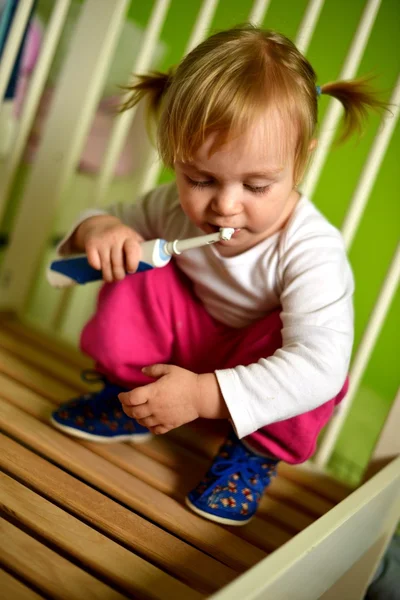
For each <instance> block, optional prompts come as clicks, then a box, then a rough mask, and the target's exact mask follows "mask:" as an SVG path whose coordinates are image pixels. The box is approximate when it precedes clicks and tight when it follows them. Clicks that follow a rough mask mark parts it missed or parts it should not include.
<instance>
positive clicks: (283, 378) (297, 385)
mask: <svg viewBox="0 0 400 600" xmlns="http://www.w3.org/2000/svg"><path fill="white" fill-rule="evenodd" d="M328 232H329V233H327V231H326V230H325V231H322V232H321V233H315V232H314V233H313V234H310V235H306V236H303V237H299V238H298V239H295V240H292V242H291V243H290V244H286V246H285V244H284V245H283V246H284V247H283V250H282V255H281V257H280V264H279V274H280V281H281V294H280V303H281V307H282V312H281V315H280V316H281V320H282V348H280V349H279V350H277V351H276V352H275V353H274V354H273V355H272V356H270V357H266V358H261V359H260V360H259V361H258V362H257V363H254V364H251V365H248V366H237V367H235V368H232V369H224V370H220V371H217V372H216V375H217V378H218V382H219V385H220V387H221V391H222V394H223V396H224V399H225V402H226V404H227V406H228V409H229V411H230V414H231V418H232V422H233V425H234V427H235V429H236V432H237V434H238V436H239V437H244V436H246V435H249V434H251V433H254V432H255V431H257V430H258V429H260V428H261V427H265V426H266V425H269V424H271V423H275V422H277V421H283V420H285V419H289V418H291V417H294V416H297V415H299V414H302V413H305V412H308V411H310V410H313V409H314V408H317V407H318V406H320V405H322V404H324V403H325V402H327V401H328V400H331V399H332V398H334V397H335V396H336V395H337V394H338V393H339V391H340V390H341V388H342V386H343V384H344V381H345V378H346V375H347V372H348V368H349V362H350V356H351V349H352V345H353V303H352V296H353V291H354V283H353V276H352V271H351V268H350V265H349V262H348V259H347V257H346V253H345V249H344V244H343V240H342V238H341V235H340V234H339V232H338V231H337V230H336V229H335V228H333V227H331V228H330V229H329V230H328Z"/></svg>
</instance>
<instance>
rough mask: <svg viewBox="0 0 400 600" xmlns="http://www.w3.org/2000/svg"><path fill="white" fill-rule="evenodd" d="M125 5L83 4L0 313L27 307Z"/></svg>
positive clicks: (94, 0)
mask: <svg viewBox="0 0 400 600" xmlns="http://www.w3.org/2000/svg"><path fill="white" fill-rule="evenodd" d="M127 5H128V0H112V1H111V0H87V1H86V2H85V3H84V4H83V6H82V11H81V14H80V18H79V21H78V24H77V26H76V29H75V32H74V36H73V39H72V42H71V49H70V52H69V53H68V56H67V58H66V61H65V63H64V66H63V69H62V73H61V75H60V79H59V84H58V86H57V88H56V91H55V94H54V98H53V102H52V107H51V110H50V113H49V116H48V119H47V122H46V125H45V128H44V132H43V138H42V143H41V145H40V147H39V149H38V152H37V156H36V161H35V164H34V165H33V167H32V171H31V174H30V178H29V180H28V182H27V185H26V189H25V193H24V195H23V198H22V200H21V206H20V208H19V212H18V215H17V218H16V222H15V225H14V229H13V235H12V238H11V242H10V245H9V248H8V250H7V252H6V254H5V258H4V264H3V271H2V279H1V280H0V290H1V301H0V302H1V303H0V308H3V309H4V308H8V307H12V308H13V309H14V310H17V311H18V310H22V309H23V307H24V305H25V302H26V300H27V297H28V294H29V291H30V288H31V284H32V282H33V279H34V276H35V272H36V267H37V265H38V262H39V259H40V257H41V253H42V251H43V249H44V246H45V244H46V241H47V239H48V237H49V234H50V230H51V225H52V222H53V218H54V214H55V211H56V207H57V204H58V202H59V201H60V200H61V198H62V195H63V193H64V192H65V190H66V186H67V183H68V181H69V180H70V178H71V175H72V173H73V170H74V168H75V167H76V164H77V162H78V160H79V156H80V153H81V150H82V146H83V144H84V142H85V139H86V136H87V132H88V129H89V127H90V123H91V120H92V117H93V114H94V111H95V108H96V105H97V103H98V101H99V98H100V94H101V90H102V86H103V83H104V79H105V75H106V73H107V69H108V67H109V64H110V61H111V58H112V55H113V50H114V48H115V44H116V42H117V40H118V35H119V32H120V28H121V26H122V23H123V19H124V16H125V12H126V8H127ZM44 181H46V186H44V185H43V182H44ZM33 206H34V207H35V217H36V223H35V227H32V225H33V223H32V207H33ZM22 249H23V252H22Z"/></svg>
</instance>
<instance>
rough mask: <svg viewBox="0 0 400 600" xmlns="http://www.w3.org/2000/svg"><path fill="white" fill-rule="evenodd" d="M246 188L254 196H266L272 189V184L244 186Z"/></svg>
mask: <svg viewBox="0 0 400 600" xmlns="http://www.w3.org/2000/svg"><path fill="white" fill-rule="evenodd" d="M244 187H245V188H246V190H249V192H251V193H252V194H266V193H267V192H268V191H269V189H270V188H271V184H269V185H263V186H254V185H247V184H244Z"/></svg>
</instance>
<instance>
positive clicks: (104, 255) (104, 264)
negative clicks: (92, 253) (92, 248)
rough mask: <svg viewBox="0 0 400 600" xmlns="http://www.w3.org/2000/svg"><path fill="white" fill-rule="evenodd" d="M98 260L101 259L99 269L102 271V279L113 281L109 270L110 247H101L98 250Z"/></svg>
mask: <svg viewBox="0 0 400 600" xmlns="http://www.w3.org/2000/svg"><path fill="white" fill-rule="evenodd" d="M99 254H100V260H101V270H102V273H103V279H104V281H108V282H109V283H110V282H111V281H113V275H112V270H111V259H110V249H109V248H108V247H107V248H103V249H100V250H99Z"/></svg>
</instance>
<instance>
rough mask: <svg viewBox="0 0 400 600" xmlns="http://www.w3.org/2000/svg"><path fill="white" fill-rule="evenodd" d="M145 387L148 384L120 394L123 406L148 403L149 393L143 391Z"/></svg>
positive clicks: (119, 397)
mask: <svg viewBox="0 0 400 600" xmlns="http://www.w3.org/2000/svg"><path fill="white" fill-rule="evenodd" d="M145 387H147V386H142V387H141V388H137V389H136V390H132V391H130V392H121V393H119V394H118V399H119V401H120V402H121V404H122V405H123V406H139V405H143V404H146V403H147V395H145V394H144V393H142V390H143V388H145Z"/></svg>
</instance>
